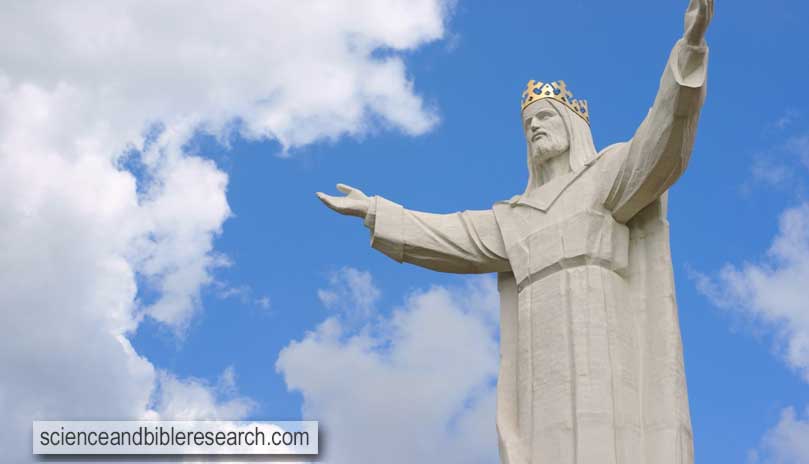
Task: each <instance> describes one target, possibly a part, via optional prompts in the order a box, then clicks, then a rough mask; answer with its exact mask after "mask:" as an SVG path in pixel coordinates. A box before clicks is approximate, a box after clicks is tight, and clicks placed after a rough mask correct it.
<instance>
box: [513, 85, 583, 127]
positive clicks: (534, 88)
mask: <svg viewBox="0 0 809 464" xmlns="http://www.w3.org/2000/svg"><path fill="white" fill-rule="evenodd" d="M546 98H551V99H554V100H556V101H558V102H559V103H561V104H563V105H565V106H567V107H568V108H570V109H571V110H573V112H574V113H576V114H578V115H579V116H581V117H582V118H584V120H585V121H587V124H590V110H589V108H588V106H587V101H586V100H575V99H573V93H572V92H570V91H569V90H567V85H566V84H565V81H556V82H550V83H547V84H546V83H544V82H540V81H528V87H527V88H526V89H525V92H523V93H522V110H525V108H526V107H527V106H528V105H530V104H531V103H534V102H537V101H539V100H544V99H546Z"/></svg>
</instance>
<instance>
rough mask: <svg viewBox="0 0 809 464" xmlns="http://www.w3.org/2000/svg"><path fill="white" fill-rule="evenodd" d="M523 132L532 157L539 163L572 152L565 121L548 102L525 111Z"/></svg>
mask: <svg viewBox="0 0 809 464" xmlns="http://www.w3.org/2000/svg"><path fill="white" fill-rule="evenodd" d="M523 130H524V131H525V140H526V141H527V142H528V146H529V147H530V150H531V156H532V157H533V158H534V159H535V160H536V161H538V162H540V163H541V162H544V161H547V160H549V159H551V158H555V157H557V156H559V155H561V154H563V153H566V152H567V151H568V150H570V140H569V138H568V135H567V129H566V128H565V121H564V119H562V116H561V115H560V114H559V112H558V111H556V108H554V107H553V106H552V105H551V103H550V102H549V101H548V100H540V101H538V102H536V103H532V104H531V105H529V106H528V107H527V108H526V109H525V111H523Z"/></svg>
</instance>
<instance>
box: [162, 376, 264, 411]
mask: <svg viewBox="0 0 809 464" xmlns="http://www.w3.org/2000/svg"><path fill="white" fill-rule="evenodd" d="M235 382H236V379H235V373H234V371H233V369H232V368H227V369H225V371H223V372H222V375H221V377H220V379H219V383H218V384H217V385H210V384H208V383H207V382H205V381H204V380H200V379H184V380H182V379H178V378H177V377H176V376H174V375H172V374H171V373H170V372H166V371H161V372H160V374H159V383H158V390H157V394H156V396H157V397H156V398H155V401H154V404H153V406H154V409H153V410H152V411H150V413H148V414H147V417H149V416H151V417H154V418H161V419H165V420H223V421H227V420H240V419H242V418H244V417H246V416H247V415H248V414H249V413H250V412H251V411H252V410H253V408H254V404H253V402H252V401H251V400H249V399H246V398H243V397H240V396H238V394H237V391H236V383H235Z"/></svg>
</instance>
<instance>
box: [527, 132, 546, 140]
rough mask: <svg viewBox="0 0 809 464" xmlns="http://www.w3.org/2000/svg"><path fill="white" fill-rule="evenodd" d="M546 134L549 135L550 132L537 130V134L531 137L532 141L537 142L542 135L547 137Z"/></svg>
mask: <svg viewBox="0 0 809 464" xmlns="http://www.w3.org/2000/svg"><path fill="white" fill-rule="evenodd" d="M546 135H548V133H547V132H545V131H539V132H537V133H536V134H534V136H533V137H531V141H532V142H536V141H537V140H539V139H540V138H542V137H545V136H546Z"/></svg>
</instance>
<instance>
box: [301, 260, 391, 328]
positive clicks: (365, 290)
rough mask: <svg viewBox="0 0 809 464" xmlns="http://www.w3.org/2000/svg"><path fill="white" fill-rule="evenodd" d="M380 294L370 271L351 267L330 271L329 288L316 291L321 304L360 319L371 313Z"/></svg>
mask: <svg viewBox="0 0 809 464" xmlns="http://www.w3.org/2000/svg"><path fill="white" fill-rule="evenodd" d="M380 295H381V292H380V291H379V289H378V288H376V286H375V285H374V282H373V277H371V273H370V272H367V271H359V270H357V269H354V268H351V267H344V268H343V269H340V271H338V272H334V273H332V274H331V276H329V288H327V289H319V290H318V291H317V297H318V298H319V299H320V302H321V303H322V304H323V306H325V307H327V308H329V309H335V310H340V311H342V312H343V313H344V314H345V315H349V316H350V317H351V318H360V319H366V318H368V317H370V316H371V315H372V313H373V311H374V305H375V304H376V302H377V300H378V299H379V297H380Z"/></svg>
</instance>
